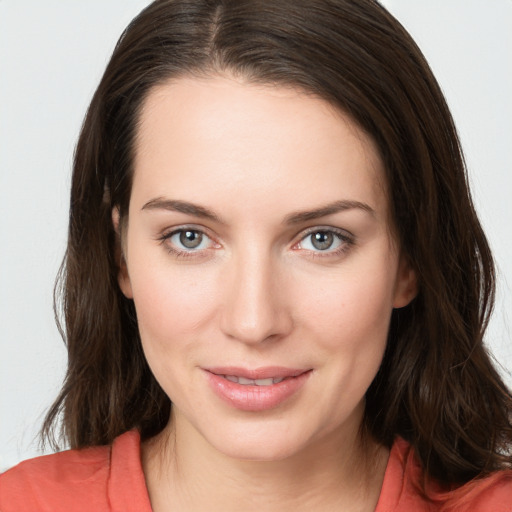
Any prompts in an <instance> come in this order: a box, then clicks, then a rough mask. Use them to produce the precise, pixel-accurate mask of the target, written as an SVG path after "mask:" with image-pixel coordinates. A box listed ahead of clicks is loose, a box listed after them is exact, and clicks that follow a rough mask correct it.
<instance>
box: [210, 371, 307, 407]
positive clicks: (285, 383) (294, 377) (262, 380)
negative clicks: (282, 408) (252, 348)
mask: <svg viewBox="0 0 512 512" xmlns="http://www.w3.org/2000/svg"><path fill="white" fill-rule="evenodd" d="M204 371H205V374H206V377H207V379H208V383H209V384H210V387H211V389H212V390H213V391H214V393H215V394H216V395H217V396H218V397H219V398H221V399H222V400H223V401H224V402H225V403H227V404H228V405H230V406H231V407H234V408H236V409H239V410H243V411H264V410H268V409H273V408H276V407H278V406H279V405H281V404H282V403H283V402H285V401H287V400H288V399H290V398H291V397H292V396H294V395H295V394H297V393H298V392H299V391H300V389H301V388H302V386H303V385H304V384H305V383H306V381H307V379H308V377H309V375H310V373H311V370H310V369H305V370H304V369H292V368H283V367H265V368H258V369H256V370H248V369H245V368H234V367H227V368H208V369H205V370H204Z"/></svg>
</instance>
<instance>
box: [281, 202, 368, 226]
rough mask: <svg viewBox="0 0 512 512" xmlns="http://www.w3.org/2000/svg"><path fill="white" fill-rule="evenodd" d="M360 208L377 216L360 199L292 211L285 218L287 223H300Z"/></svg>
mask: <svg viewBox="0 0 512 512" xmlns="http://www.w3.org/2000/svg"><path fill="white" fill-rule="evenodd" d="M354 209H359V210H363V211H365V212H367V213H369V214H371V215H372V216H373V217H374V216H375V210H374V209H373V208H372V207H371V206H370V205H368V204H366V203H362V202H360V201H348V200H342V201H335V202H334V203H330V204H328V205H326V206H322V207H320V208H316V209H314V210H305V211H300V212H295V213H291V214H290V215H287V216H286V218H285V223H286V224H300V223H301V222H307V221H310V220H315V219H319V218H321V217H326V216H327V215H333V214H335V213H339V212H343V211H346V210H354Z"/></svg>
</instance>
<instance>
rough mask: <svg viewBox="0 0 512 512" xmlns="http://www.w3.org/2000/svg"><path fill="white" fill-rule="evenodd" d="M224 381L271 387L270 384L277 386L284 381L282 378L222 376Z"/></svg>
mask: <svg viewBox="0 0 512 512" xmlns="http://www.w3.org/2000/svg"><path fill="white" fill-rule="evenodd" d="M224 378H225V379H226V380H229V381H230V382H235V383H237V384H242V385H244V386H272V384H279V383H280V382H282V381H283V380H284V377H274V378H272V377H269V378H268V379H246V378H245V377H237V376H236V375H224Z"/></svg>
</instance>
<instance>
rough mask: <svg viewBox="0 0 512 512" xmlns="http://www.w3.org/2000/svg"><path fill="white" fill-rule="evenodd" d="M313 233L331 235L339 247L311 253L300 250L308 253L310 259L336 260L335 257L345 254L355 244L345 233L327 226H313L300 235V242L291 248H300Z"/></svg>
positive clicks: (352, 237)
mask: <svg viewBox="0 0 512 512" xmlns="http://www.w3.org/2000/svg"><path fill="white" fill-rule="evenodd" d="M315 233H325V234H332V235H334V237H335V238H337V239H338V241H339V243H340V245H339V247H337V248H336V249H326V250H325V251H322V250H316V251H312V250H309V249H302V250H305V251H308V252H309V254H310V257H312V258H333V257H334V258H336V257H337V256H338V257H339V256H341V255H342V254H343V253H345V252H347V251H348V250H349V249H350V248H351V247H352V246H353V245H354V244H355V238H354V236H353V235H352V234H350V233H348V232H347V231H344V230H341V229H336V228H333V227H327V226H315V227H313V228H310V229H308V230H306V232H305V233H303V234H302V236H301V238H300V240H299V241H298V242H297V243H296V244H294V246H293V247H294V248H295V247H298V246H300V245H301V244H302V242H303V241H304V240H306V239H307V238H308V237H310V236H311V235H314V234H315Z"/></svg>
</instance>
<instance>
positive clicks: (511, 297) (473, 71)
mask: <svg viewBox="0 0 512 512" xmlns="http://www.w3.org/2000/svg"><path fill="white" fill-rule="evenodd" d="M147 3H148V2H147V0H87V1H86V0H80V1H78V0H74V1H64V0H45V1H44V2H41V1H40V0H29V1H24V2H20V1H19V0H0V470H1V469H5V468H7V467H9V466H12V465H13V464H15V463H16V462H18V461H19V460H21V459H25V458H28V457H32V456H35V455H37V454H38V453H39V452H38V450H37V440H36V435H37V431H38V429H39V427H40V424H41V421H42V417H43V415H44V412H45V410H46V409H47V408H48V406H49V405H50V404H51V402H52V400H53V398H54V397H55V395H56V394H57V391H58V389H59V385H60V383H61V381H62V378H63V375H64V369H65V357H66V356H65V350H64V346H63V343H62V341H61V339H60V337H59V334H58V331H57V329H56V327H55V324H54V321H53V311H52V289H53V282H54V278H55V275H56V273H57V270H58V267H59V264H60V260H61V258H62V255H63V252H64V247H65V238H66V228H67V208H68V190H69V183H70V177H69V176H70V166H71V158H72V152H73V147H74V144H75V141H76V138H77V135H78V131H79V127H80V124H81V121H82V118H83V116H84V114H85V111H86V108H87V105H88V102H89V100H90V98H91V96H92V93H93V91H94V88H95V87H96V85H97V83H98V81H99V79H100V76H101V74H102V72H103V69H104V67H105V65H106V62H107V60H108V57H109V55H110V53H111V51H112V49H113V47H114V44H115V41H116V40H117V38H118V36H119V35H120V33H121V31H122V30H123V28H124V27H125V26H126V24H127V23H128V22H129V21H130V19H131V18H132V17H133V16H134V15H135V14H136V13H137V12H138V11H139V10H140V9H141V8H142V7H144V6H145V5H146V4H147ZM384 3H385V5H387V6H388V8H389V9H390V10H391V12H393V13H394V14H395V16H397V18H398V19H399V20H400V21H401V22H402V23H403V24H404V25H405V27H406V28H407V29H408V30H409V31H410V32H411V33H412V35H413V37H415V38H416V40H417V42H418V44H419V45H420V47H421V48H422V49H423V51H424V53H425V55H426V57H427V59H428V60H429V62H430V64H431V66H432V68H433V70H434V73H435V74H436V76H437V77H438V80H439V82H440V83H441V86H442V87H443V90H444V91H445V94H446V96H447V99H448V102H449V104H450V106H451V108H452V112H453V115H454V117H455V121H456V123H457V126H458V128H459V131H460V134H461V137H462V142H463V145H464V149H465V151H466V156H467V161H468V167H469V170H470V178H471V183H472V190H473V194H474V198H475V202H476V205H477V208H478V211H479V213H480V215H481V219H482V222H483V224H484V227H485V228H486V230H487V233H488V236H489V239H490V242H491V246H492V248H493V249H494V251H495V256H496V260H497V264H498V267H499V273H500V274H499V289H498V304H497V308H496V313H495V316H494V318H493V322H492V324H491V326H490V329H489V332H488V337H487V340H488V343H489V345H490V347H491V348H492V350H493V352H494V354H495V356H496V358H497V359H498V360H499V361H500V362H501V363H502V365H504V366H505V367H506V370H507V372H511V371H512V347H511V343H512V342H511V339H512V337H511V334H510V326H511V323H512V319H511V314H510V313H511V311H512V292H511V284H512V229H511V227H510V224H511V221H512V172H511V171H512V168H511V163H512V156H511V155H512V99H511V91H512V66H511V57H512V0H387V1H385V2H384ZM504 372H505V370H504ZM506 378H507V381H508V383H509V384H512V378H511V377H510V373H508V375H507V376H506Z"/></svg>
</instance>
